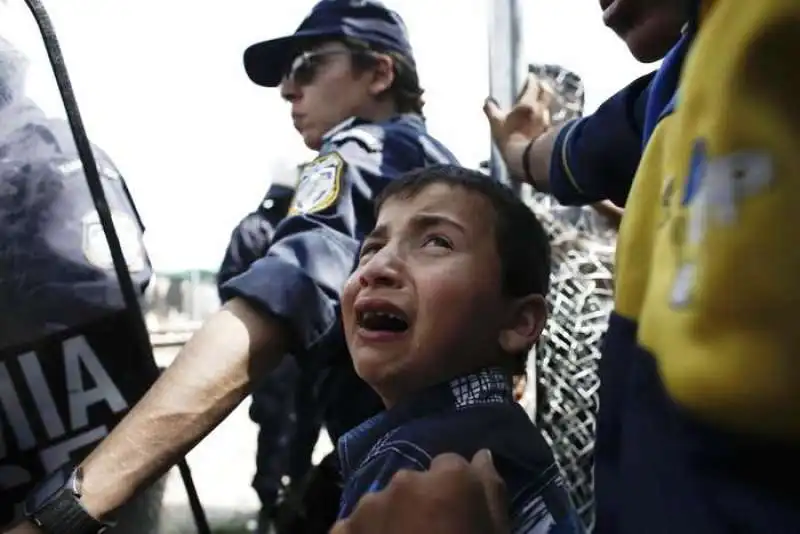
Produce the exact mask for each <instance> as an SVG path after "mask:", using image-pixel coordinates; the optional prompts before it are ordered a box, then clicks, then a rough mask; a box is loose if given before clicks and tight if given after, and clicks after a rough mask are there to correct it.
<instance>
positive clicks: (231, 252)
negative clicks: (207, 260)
mask: <svg viewBox="0 0 800 534" xmlns="http://www.w3.org/2000/svg"><path fill="white" fill-rule="evenodd" d="M293 195H294V187H287V186H284V185H280V184H273V185H272V186H271V187H270V188H269V191H267V195H266V197H264V200H262V201H261V204H260V205H259V207H258V209H256V210H255V211H254V212H252V213H249V214H248V215H246V216H245V217H244V219H242V221H241V222H240V223H239V224H238V225H237V226H236V228H234V230H233V232H232V233H231V240H230V242H229V243H228V249H227V250H226V251H225V256H224V258H223V260H222V264H221V265H220V268H219V271H218V272H217V286H218V288H219V287H221V286H222V285H223V284H224V283H225V282H227V281H228V280H230V279H231V278H233V277H234V276H237V275H240V274H242V273H243V272H245V271H246V270H247V269H248V268H249V267H250V265H252V264H253V262H255V261H256V260H257V259H259V258H261V257H262V256H264V254H266V253H267V250H268V249H269V246H270V244H271V243H272V237H273V235H274V234H275V228H276V227H277V226H278V225H279V224H280V222H281V221H282V220H283V219H284V218H285V217H286V214H287V213H288V211H289V204H290V203H291V201H292V196H293Z"/></svg>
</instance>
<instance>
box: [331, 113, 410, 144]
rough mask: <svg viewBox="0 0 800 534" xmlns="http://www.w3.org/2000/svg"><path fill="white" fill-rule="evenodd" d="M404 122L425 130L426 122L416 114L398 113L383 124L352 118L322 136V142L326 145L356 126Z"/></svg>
mask: <svg viewBox="0 0 800 534" xmlns="http://www.w3.org/2000/svg"><path fill="white" fill-rule="evenodd" d="M398 122H402V123H405V124H409V125H411V126H413V127H415V128H417V129H419V130H424V129H425V121H424V120H423V119H422V117H420V116H419V115H417V114H416V113H398V114H397V115H394V116H392V117H390V118H389V119H388V120H386V121H383V122H373V121H369V120H367V119H362V118H360V117H355V116H354V117H350V118H349V119H345V120H343V121H342V122H340V123H339V124H337V125H336V126H334V127H333V128H331V129H330V130H328V131H327V132H325V135H323V136H322V142H323V143H325V142H327V141H329V140H330V139H331V138H332V137H333V136H334V135H336V134H338V133H340V132H343V131H345V130H349V129H350V128H355V127H356V126H360V125H362V124H386V123H398Z"/></svg>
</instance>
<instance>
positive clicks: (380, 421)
mask: <svg viewBox="0 0 800 534" xmlns="http://www.w3.org/2000/svg"><path fill="white" fill-rule="evenodd" d="M513 402H514V390H513V385H512V380H511V377H510V375H509V374H508V373H507V372H506V371H504V370H503V369H500V368H494V367H492V368H487V369H483V370H481V371H478V372H475V373H471V374H467V375H463V376H460V377H458V378H456V379H453V380H450V381H449V382H446V383H444V384H440V385H438V386H433V387H431V388H428V389H426V390H424V391H422V392H420V393H419V394H417V395H415V396H414V397H413V398H411V399H408V400H406V401H403V402H401V403H400V404H398V405H396V406H394V407H393V408H391V409H389V410H386V411H384V412H381V413H379V414H378V415H376V416H374V417H372V418H370V419H368V420H367V421H365V422H364V423H362V424H360V425H359V426H357V427H356V428H354V429H352V430H350V431H349V432H347V433H346V434H344V435H343V436H342V437H341V438H339V443H338V444H337V452H338V454H339V463H340V465H341V468H342V476H343V477H344V479H345V480H347V478H348V477H349V476H350V475H351V474H352V473H353V472H354V471H356V470H357V469H358V468H359V466H360V465H362V464H363V463H364V462H365V460H367V458H369V456H370V454H371V453H372V452H373V451H376V450H377V449H379V448H380V445H381V444H383V443H384V442H386V441H388V440H390V439H391V436H392V434H393V431H394V430H396V429H398V428H399V427H400V426H403V425H405V424H406V423H409V422H411V421H413V420H414V419H420V418H422V417H429V416H431V415H435V414H437V413H444V412H451V411H455V410H460V409H462V408H467V407H470V406H478V405H487V404H509V403H513Z"/></svg>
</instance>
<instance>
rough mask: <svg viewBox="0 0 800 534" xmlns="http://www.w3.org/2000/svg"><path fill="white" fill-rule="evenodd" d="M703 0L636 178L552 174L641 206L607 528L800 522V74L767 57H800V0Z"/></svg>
mask: <svg viewBox="0 0 800 534" xmlns="http://www.w3.org/2000/svg"><path fill="white" fill-rule="evenodd" d="M697 4H699V6H698V11H697V12H696V13H695V16H694V17H693V18H692V21H691V23H690V24H689V26H688V28H687V31H686V33H685V35H684V36H683V37H682V39H681V40H680V42H678V43H677V44H676V45H675V47H674V48H673V49H672V51H671V52H670V53H669V55H668V56H667V57H666V58H665V60H664V61H663V63H662V65H661V68H660V69H659V71H658V73H657V74H656V76H655V78H654V79H653V80H652V82H651V84H650V87H649V89H648V95H647V102H646V104H645V108H644V109H645V114H644V118H643V120H641V121H639V123H638V127H639V128H640V129H641V133H642V143H641V146H643V147H644V151H643V154H642V157H641V160H640V162H639V165H638V168H637V171H636V174H635V177H633V176H630V175H616V176H608V175H604V174H600V173H591V172H588V171H587V172H585V173H583V174H578V173H569V172H561V173H560V172H558V171H557V172H555V173H553V175H552V176H551V179H552V180H553V182H554V183H553V191H555V192H556V193H557V194H558V195H559V197H560V199H562V200H567V201H572V202H586V201H590V200H599V199H603V198H612V199H613V200H615V201H618V202H619V203H620V204H621V205H625V217H624V219H623V224H622V227H621V230H620V236H619V240H618V245H617V262H616V273H615V276H616V281H617V283H616V295H615V310H614V312H613V313H612V316H611V318H610V322H609V328H608V332H607V334H606V338H605V342H604V347H603V357H602V358H601V360H600V378H601V389H600V412H599V419H598V434H597V448H596V460H595V461H596V466H595V476H596V480H595V487H596V493H597V524H596V530H595V531H596V532H598V533H601V534H606V533H613V534H619V533H634V532H652V533H661V532H663V533H665V534H668V533H669V534H671V533H675V532H681V533H695V532H696V533H703V534H710V533H723V532H762V531H763V532H786V533H788V532H796V531H797V528H798V524H800V516H798V511H799V510H800V502H799V501H798V492H797V490H796V488H795V487H794V484H793V482H792V480H793V476H794V473H795V471H796V470H795V469H792V468H791V467H789V466H793V463H792V461H793V459H794V458H796V455H797V436H798V435H800V431H798V428H800V427H799V426H798V425H797V421H798V418H797V416H796V414H797V411H796V409H795V408H796V407H797V405H798V398H800V397H798V395H797V387H796V374H792V372H791V371H789V370H790V369H794V368H796V366H795V365H794V363H793V355H794V353H795V352H796V350H795V347H796V346H797V334H796V325H795V324H794V323H793V322H790V321H788V320H786V319H784V318H788V317H790V316H792V311H791V310H792V309H793V307H794V306H795V305H796V302H797V294H798V293H797V288H798V285H797V283H796V280H797V276H796V272H797V265H798V256H797V254H793V253H791V252H788V251H787V250H786V246H785V243H786V242H785V237H782V236H780V234H778V233H775V232H774V231H773V230H774V228H779V227H791V225H792V224H793V223H792V222H790V221H793V220H796V219H797V209H796V206H797V199H798V191H799V189H798V187H797V183H798V182H797V180H796V177H797V169H798V168H800V158H798V156H797V151H796V147H795V146H794V144H792V143H791V142H789V141H788V140H789V139H793V138H796V135H795V134H792V133H789V132H795V131H796V125H797V121H796V117H794V116H793V115H792V114H791V113H789V112H788V110H789V109H790V108H791V107H792V106H793V105H794V98H795V96H794V94H795V91H793V90H792V89H790V88H789V87H793V85H792V83H794V80H793V79H792V78H791V77H787V78H786V79H782V78H781V77H780V76H779V75H777V73H778V72H782V71H781V70H773V71H769V72H774V73H776V76H767V75H764V72H767V71H764V72H761V69H763V68H764V67H765V66H766V65H770V66H771V67H770V68H776V69H777V68H778V67H777V65H779V64H780V65H782V66H781V67H780V69H782V68H783V63H786V65H788V61H790V60H789V59H788V58H789V57H791V53H792V52H791V50H794V49H796V45H797V35H798V33H797V20H799V19H798V7H797V3H796V2H793V1H791V0H765V1H762V2H753V3H741V2H734V1H732V0H708V1H704V2H697ZM720 50H725V51H726V53H725V54H720V53H719V51H720ZM776 62H777V63H776ZM782 62H783V63H782ZM567 143H568V140H567ZM611 149H612V150H613V147H612V148H611ZM561 152H562V154H563V153H564V149H563V148H562V149H561ZM556 155H557V154H556ZM556 155H554V158H555V157H556ZM569 163H570V165H571V163H572V160H570V161H569ZM731 266H735V268H733V269H732V268H731ZM743 279H745V280H747V283H745V284H742V283H741V282H742V280H743ZM756 310H757V311H756ZM784 474H785V475H788V479H789V480H782V478H783V476H784Z"/></svg>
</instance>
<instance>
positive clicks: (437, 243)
mask: <svg viewBox="0 0 800 534" xmlns="http://www.w3.org/2000/svg"><path fill="white" fill-rule="evenodd" d="M422 246H423V247H440V248H453V244H452V243H451V242H450V240H449V239H447V238H446V237H444V236H440V235H431V236H428V237H426V238H425V239H424V241H423V243H422Z"/></svg>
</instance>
